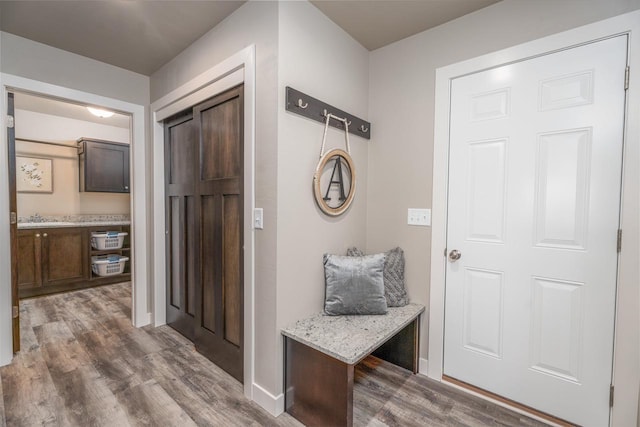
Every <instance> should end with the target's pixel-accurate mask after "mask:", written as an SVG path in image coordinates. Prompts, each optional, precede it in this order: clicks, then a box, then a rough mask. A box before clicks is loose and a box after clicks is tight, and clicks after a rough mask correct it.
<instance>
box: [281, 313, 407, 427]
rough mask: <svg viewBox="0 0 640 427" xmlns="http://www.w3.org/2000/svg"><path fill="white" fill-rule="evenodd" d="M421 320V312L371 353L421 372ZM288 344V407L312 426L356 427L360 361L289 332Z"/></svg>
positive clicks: (286, 384) (291, 412) (286, 367)
mask: <svg viewBox="0 0 640 427" xmlns="http://www.w3.org/2000/svg"><path fill="white" fill-rule="evenodd" d="M418 320H419V316H418V317H416V318H415V319H414V320H413V321H412V322H411V323H409V324H408V325H407V326H405V327H404V328H403V329H401V330H400V331H399V332H398V333H397V334H395V335H394V336H393V337H391V338H390V339H389V340H387V341H386V342H385V343H383V344H381V345H380V346H379V347H378V348H377V349H376V350H374V351H373V352H372V353H371V354H372V355H374V356H376V357H379V358H381V359H383V360H386V361H388V362H391V363H393V364H395V365H398V366H401V367H403V368H405V369H408V370H410V371H412V372H413V373H414V374H415V373H417V372H418V351H419V349H418V346H419V323H418ZM284 345H285V410H286V411H287V412H288V413H289V414H291V415H292V416H293V417H295V418H297V419H298V420H299V421H300V422H302V423H303V424H305V425H306V426H309V427H313V426H319V427H328V426H347V427H352V426H353V380H354V369H355V365H356V364H357V363H355V364H347V363H344V362H342V361H340V360H338V359H336V358H333V357H331V356H329V355H327V354H325V353H323V352H321V351H318V350H316V349H314V348H311V347H309V346H307V345H305V344H302V343H300V342H298V341H296V340H295V339H292V338H289V337H287V336H285V339H284ZM366 356H368V355H364V356H363V357H362V358H361V359H360V360H362V359H364V357H366ZM358 362H359V361H358Z"/></svg>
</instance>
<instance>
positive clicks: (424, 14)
mask: <svg viewBox="0 0 640 427" xmlns="http://www.w3.org/2000/svg"><path fill="white" fill-rule="evenodd" d="M498 1H499V0H315V1H314V0H311V3H312V4H313V5H314V6H315V7H317V8H318V9H319V10H320V11H322V12H323V13H324V14H325V15H326V16H327V17H329V19H331V20H332V21H334V22H335V23H336V24H337V25H339V26H340V27H342V28H343V29H344V30H345V31H346V32H347V33H349V34H350V35H351V36H352V37H353V38H354V39H355V40H357V41H358V42H359V43H360V44H362V46H364V47H365V48H366V49H368V50H375V49H378V48H380V47H383V46H386V45H388V44H391V43H393V42H396V41H398V40H401V39H403V38H406V37H409V36H412V35H414V34H417V33H420V32H422V31H425V30H427V29H429V28H433V27H435V26H438V25H441V24H443V23H445V22H448V21H450V20H453V19H456V18H458V17H460V16H463V15H466V14H468V13H471V12H474V11H476V10H478V9H482V8H483V7H486V6H488V5H490V4H493V3H497V2H498ZM243 3H245V1H232V0H224V1H219V0H198V1H190V0H180V1H170V0H164V1H149V0H146V1H145V0H92V1H87V0H63V1H58V0H45V1H35V0H31V1H5V0H0V30H1V31H4V32H7V33H11V34H14V35H17V36H20V37H24V38H27V39H30V40H34V41H37V42H40V43H43V44H46V45H49V46H53V47H56V48H59V49H62V50H66V51H69V52H73V53H76V54H79V55H82V56H85V57H88V58H93V59H95V60H98V61H101V62H105V63H107V64H111V65H115V66H117V67H121V68H124V69H127V70H130V71H134V72H136V73H140V74H144V75H147V76H149V75H151V74H153V73H154V72H155V71H157V70H158V69H159V68H161V67H162V66H163V65H164V64H166V63H167V62H169V61H170V60H171V59H172V58H174V57H175V56H176V55H178V54H179V53H180V52H181V51H183V50H184V49H185V48H187V47H188V46H189V45H191V44H192V43H193V42H194V41H196V40H197V39H198V38H200V37H201V36H202V35H204V34H205V33H207V32H208V31H209V30H210V29H211V28H213V27H215V26H216V25H217V24H218V23H220V22H221V21H222V20H224V19H225V18H226V17H227V16H229V15H230V14H231V13H233V12H234V11H235V10H236V9H238V8H239V7H240V6H242V4H243ZM16 108H18V109H24V110H29V111H35V112H39V113H45V114H53V115H58V116H62V117H69V118H75V119H80V120H86V121H93V122H96V123H102V124H109V125H112V126H119V127H128V126H129V117H128V116H124V115H119V114H116V115H115V116H114V117H112V118H109V119H100V118H97V117H95V116H92V115H91V114H90V113H88V111H87V110H86V109H85V108H84V107H83V106H79V105H76V104H71V103H67V102H61V101H57V100H51V99H46V98H41V97H37V96H31V95H27V94H18V95H16Z"/></svg>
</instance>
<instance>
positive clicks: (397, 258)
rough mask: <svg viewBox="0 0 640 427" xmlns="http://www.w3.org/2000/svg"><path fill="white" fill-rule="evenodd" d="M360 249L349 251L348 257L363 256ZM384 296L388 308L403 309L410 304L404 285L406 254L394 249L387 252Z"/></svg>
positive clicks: (350, 249)
mask: <svg viewBox="0 0 640 427" xmlns="http://www.w3.org/2000/svg"><path fill="white" fill-rule="evenodd" d="M363 255H364V252H362V251H361V250H360V249H358V248H349V249H347V256H363ZM384 296H385V298H386V299H387V306H388V307H402V306H405V305H407V304H409V296H408V295H407V290H406V289H405V284H404V252H403V251H402V249H400V248H394V249H391V250H390V251H387V252H385V261H384Z"/></svg>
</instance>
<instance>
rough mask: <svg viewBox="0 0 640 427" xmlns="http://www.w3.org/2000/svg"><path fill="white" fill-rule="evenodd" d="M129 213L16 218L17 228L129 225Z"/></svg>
mask: <svg viewBox="0 0 640 427" xmlns="http://www.w3.org/2000/svg"><path fill="white" fill-rule="evenodd" d="M130 224H131V220H130V219H129V215H58V216H55V215H54V216H40V215H38V214H36V215H32V216H30V217H19V218H18V229H19V230H23V229H27V230H28V229H33V228H65V227H108V226H112V225H130Z"/></svg>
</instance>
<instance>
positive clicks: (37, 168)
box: [16, 156, 53, 193]
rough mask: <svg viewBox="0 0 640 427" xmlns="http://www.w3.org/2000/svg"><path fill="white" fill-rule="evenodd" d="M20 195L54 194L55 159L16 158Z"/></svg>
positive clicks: (17, 186) (17, 185) (17, 183)
mask: <svg viewBox="0 0 640 427" xmlns="http://www.w3.org/2000/svg"><path fill="white" fill-rule="evenodd" d="M16 191H17V192H18V193H53V159H45V158H40V157H24V156H16Z"/></svg>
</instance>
